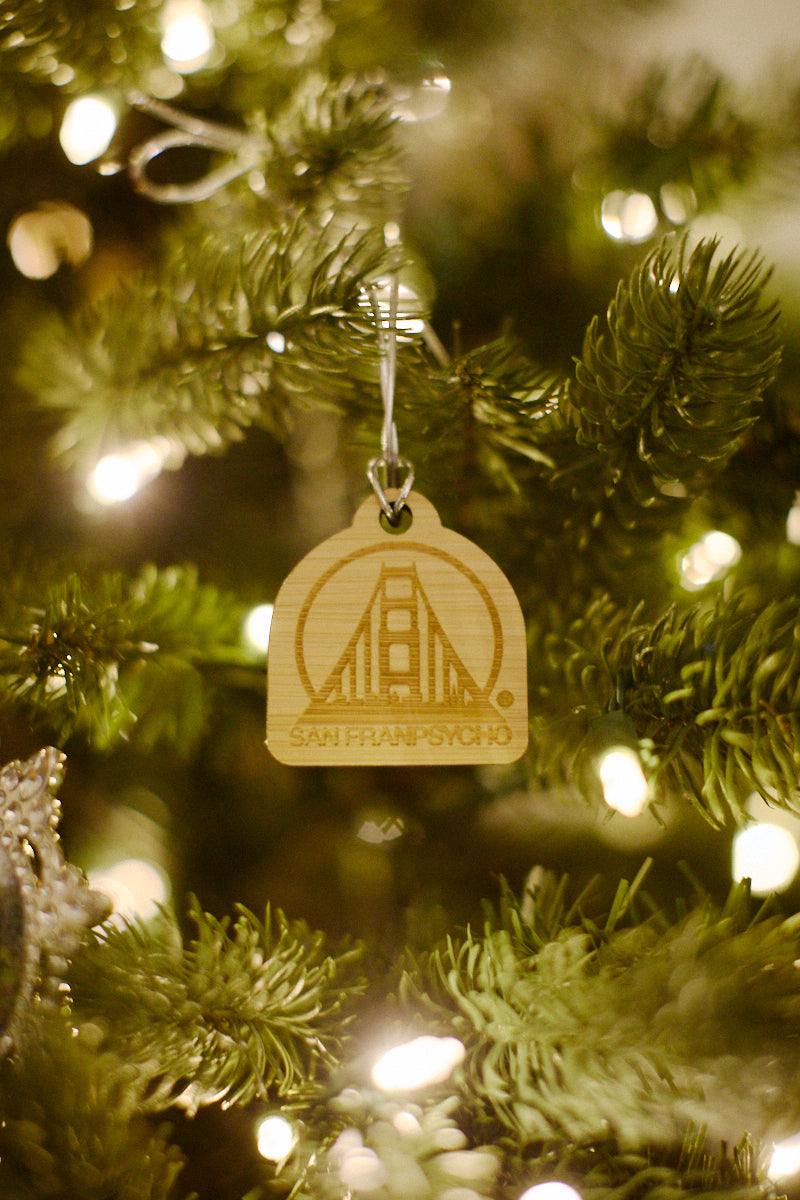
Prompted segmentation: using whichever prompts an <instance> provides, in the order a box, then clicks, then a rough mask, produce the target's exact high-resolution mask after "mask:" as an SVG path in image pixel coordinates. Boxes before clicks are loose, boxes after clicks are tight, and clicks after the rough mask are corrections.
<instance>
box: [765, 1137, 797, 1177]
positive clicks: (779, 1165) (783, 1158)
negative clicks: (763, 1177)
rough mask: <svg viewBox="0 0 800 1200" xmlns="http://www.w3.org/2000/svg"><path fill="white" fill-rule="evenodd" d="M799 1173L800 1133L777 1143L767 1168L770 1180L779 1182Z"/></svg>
mask: <svg viewBox="0 0 800 1200" xmlns="http://www.w3.org/2000/svg"><path fill="white" fill-rule="evenodd" d="M798 1171H800V1133H793V1134H792V1136H791V1137H788V1138H784V1140H783V1141H782V1142H776V1143H775V1146H774V1148H773V1151H772V1157H771V1158H770V1160H769V1166H768V1167H767V1176H768V1178H769V1179H772V1180H773V1181H777V1180H779V1179H787V1178H788V1177H789V1176H790V1175H796V1174H797V1172H798Z"/></svg>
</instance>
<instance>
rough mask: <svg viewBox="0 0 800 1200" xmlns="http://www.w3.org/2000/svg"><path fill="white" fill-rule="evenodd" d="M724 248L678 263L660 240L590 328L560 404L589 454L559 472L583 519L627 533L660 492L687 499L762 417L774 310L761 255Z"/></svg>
mask: <svg viewBox="0 0 800 1200" xmlns="http://www.w3.org/2000/svg"><path fill="white" fill-rule="evenodd" d="M717 252H718V251H717V244H716V243H715V242H714V241H710V242H701V243H700V244H699V245H698V246H697V247H696V249H695V250H694V251H693V252H692V253H691V255H689V256H688V257H687V253H686V250H685V247H683V246H682V247H681V248H680V249H679V251H678V253H677V256H675V255H673V252H672V250H671V247H670V243H669V241H665V242H663V243H662V244H661V246H660V247H659V248H658V249H657V250H656V251H654V252H653V254H651V255H650V256H648V257H647V258H646V259H645V261H644V262H643V263H642V264H641V265H640V266H639V267H638V268H637V269H636V270H635V271H634V272H633V273H632V275H631V278H630V280H629V282H628V283H627V285H626V284H620V286H619V288H618V290H617V294H616V297H615V299H614V301H613V303H612V305H611V307H610V308H609V313H608V332H607V333H601V332H600V330H599V323H598V321H597V320H595V321H594V322H593V323H592V325H591V326H590V328H589V330H588V332H587V335H586V340H585V343H584V350H583V356H582V359H581V361H580V362H579V363H577V364H576V369H575V378H574V381H571V382H570V383H569V384H568V385H567V386H566V387H565V389H564V390H563V392H562V396H561V415H562V417H563V420H564V421H565V422H566V424H567V426H568V427H569V428H570V430H571V431H572V432H573V434H574V437H575V440H576V442H577V444H578V446H581V447H586V448H587V450H586V451H584V453H583V454H582V455H579V456H578V457H577V460H576V461H572V462H569V461H566V460H565V461H564V462H563V463H561V464H560V467H559V475H560V478H561V479H562V480H563V482H564V484H565V485H567V486H568V487H569V489H570V495H571V499H572V501H573V502H574V503H575V505H576V508H577V511H578V513H581V512H582V511H586V509H587V508H590V509H591V511H592V512H593V513H595V514H597V513H598V512H599V513H602V512H603V511H604V510H605V511H607V512H610V514H611V515H613V516H614V517H615V519H616V521H615V523H618V524H621V525H622V526H623V527H624V526H625V525H626V524H632V523H633V522H635V520H636V519H637V514H638V513H640V512H641V509H642V508H643V507H644V508H646V507H649V506H651V505H653V504H654V503H656V502H661V503H662V504H663V502H664V499H663V491H662V489H663V486H664V485H665V484H675V483H678V482H680V483H683V484H684V486H685V487H686V489H687V491H688V492H689V493H690V494H691V492H692V490H693V489H694V488H696V487H697V486H698V485H699V484H702V483H703V482H707V480H708V478H709V475H710V472H713V471H716V470H719V469H720V467H722V466H724V465H725V463H726V462H727V461H728V460H729V459H730V457H731V456H732V454H733V453H734V452H735V450H736V449H737V448H738V447H739V446H740V445H741V442H742V438H743V436H744V434H745V432H746V431H747V429H748V428H749V427H750V425H752V423H753V422H754V421H755V419H756V413H755V411H754V405H755V404H756V402H757V401H758V400H759V399H760V398H761V395H762V394H763V391H764V389H765V388H766V386H767V385H768V383H769V382H770V380H771V379H772V377H773V374H774V371H775V368H776V366H777V363H778V358H779V355H778V348H777V334H776V322H777V308H776V305H775V303H774V302H771V301H769V300H768V299H767V298H766V296H765V288H766V283H767V278H768V277H767V275H766V274H765V272H764V270H763V267H762V265H761V263H760V261H759V260H758V258H757V257H755V256H750V257H744V256H740V255H737V254H730V255H729V256H728V257H727V258H725V259H723V260H721V261H718V257H717ZM589 447H591V450H592V452H591V453H589V452H588V448H589ZM584 519H585V518H584ZM598 519H599V518H598V516H597V515H595V518H594V524H595V525H596V524H597V523H598Z"/></svg>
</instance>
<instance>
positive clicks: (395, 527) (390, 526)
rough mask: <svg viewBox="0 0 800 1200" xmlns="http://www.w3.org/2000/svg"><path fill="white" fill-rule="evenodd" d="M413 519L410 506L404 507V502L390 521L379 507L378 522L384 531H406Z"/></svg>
mask: <svg viewBox="0 0 800 1200" xmlns="http://www.w3.org/2000/svg"><path fill="white" fill-rule="evenodd" d="M413 521H414V515H413V513H412V512H411V509H410V508H406V506H405V504H404V505H403V507H402V508H401V509H400V512H399V513H398V515H397V517H396V518H395V519H394V521H390V520H389V518H388V516H387V515H386V513H385V512H384V511H383V509H381V515H380V522H381V527H382V528H383V530H384V532H386V533H407V532H408V530H409V529H410V528H411V525H412V523H413Z"/></svg>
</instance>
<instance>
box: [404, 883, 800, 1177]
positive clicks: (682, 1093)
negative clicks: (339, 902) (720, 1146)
mask: <svg viewBox="0 0 800 1200" xmlns="http://www.w3.org/2000/svg"><path fill="white" fill-rule="evenodd" d="M552 886H553V885H552V884H551V883H549V882H548V883H547V884H546V885H545V887H544V891H543V893H542V894H541V895H536V896H534V897H533V905H534V914H533V917H532V921H531V923H530V926H529V927H526V925H527V923H526V922H525V921H524V920H523V919H522V916H521V914H520V912H519V911H517V912H516V914H515V915H514V916H513V919H509V916H508V910H507V911H506V916H505V919H504V921H503V923H501V924H498V923H497V922H496V921H492V922H488V923H487V925H486V927H485V929H484V932H483V934H482V935H477V934H473V933H471V932H468V933H467V934H466V936H464V937H463V938H461V939H460V940H455V939H453V940H450V941H449V942H448V945H447V947H446V948H445V949H443V950H441V951H439V952H437V953H436V954H435V955H434V956H433V958H432V960H431V964H430V969H429V971H428V972H427V973H425V974H424V975H423V978H422V981H420V978H419V976H417V977H416V978H413V977H409V976H406V979H405V993H404V994H405V997H406V999H407V1000H408V1001H411V1002H413V1003H415V1004H420V1003H425V1004H430V1003H433V1004H435V1005H436V1006H437V1007H436V1011H437V1012H438V1014H439V1018H440V1019H442V1020H443V1019H446V1014H447V1013H449V1017H450V1028H451V1030H452V1031H453V1032H455V1033H457V1034H458V1035H459V1036H460V1037H461V1038H462V1040H463V1041H464V1042H465V1043H466V1046H467V1058H466V1060H465V1064H464V1076H463V1082H462V1096H463V1098H464V1101H465V1103H467V1104H474V1106H475V1108H476V1109H477V1111H478V1119H479V1120H480V1119H483V1120H486V1119H487V1115H491V1117H492V1118H493V1119H494V1120H495V1121H496V1122H498V1125H499V1127H500V1128H501V1129H502V1130H504V1131H505V1133H504V1135H503V1136H504V1137H506V1138H509V1139H511V1140H512V1141H516V1142H517V1144H518V1145H519V1146H520V1148H522V1149H524V1148H525V1147H529V1148H530V1150H531V1152H534V1153H540V1154H548V1153H550V1152H551V1151H552V1152H553V1153H556V1154H557V1153H558V1147H559V1145H562V1146H563V1145H570V1144H571V1145H578V1146H580V1145H603V1144H604V1143H606V1142H608V1141H609V1139H610V1140H612V1141H613V1142H614V1143H616V1145H617V1146H618V1149H619V1152H620V1153H626V1152H627V1151H628V1150H631V1151H636V1152H641V1148H642V1147H651V1148H653V1149H655V1148H657V1147H659V1146H660V1147H664V1148H668V1147H670V1146H672V1147H675V1146H676V1145H680V1140H681V1137H682V1131H683V1129H685V1127H686V1124H687V1123H688V1122H689V1121H694V1122H695V1123H696V1124H701V1125H705V1126H707V1128H708V1130H709V1133H710V1136H711V1137H712V1138H714V1139H716V1138H717V1137H719V1138H721V1139H722V1140H723V1141H727V1142H730V1141H731V1139H732V1138H733V1139H734V1141H736V1140H738V1138H739V1137H740V1135H741V1130H742V1129H743V1128H745V1129H748V1130H749V1131H750V1132H751V1134H753V1135H755V1136H757V1137H762V1138H764V1139H765V1140H771V1139H772V1138H774V1137H775V1136H776V1131H779V1130H782V1129H785V1128H794V1127H795V1126H796V1123H797V1120H798V1118H799V1117H800V1108H799V1107H798V1105H797V1103H796V1102H795V1101H793V1100H792V1099H791V1095H792V1087H791V1084H790V1082H789V1081H790V1080H791V1079H792V1078H793V1077H794V1075H795V1073H796V1070H797V1062H796V1061H795V1056H794V1052H793V1050H792V1049H791V1046H792V1038H791V1029H792V1028H793V1027H794V1023H795V1021H796V1019H797V1012H798V1009H800V991H799V990H798V986H799V985H798V980H797V969H796V967H795V966H794V963H795V960H796V955H797V948H798V921H797V918H796V917H795V918H790V919H788V920H786V921H782V920H781V919H780V918H777V917H767V916H766V915H765V914H764V913H761V914H759V915H757V916H756V918H755V919H754V918H753V917H752V915H751V912H750V905H749V903H748V896H747V892H746V889H745V888H743V887H741V886H740V887H739V888H738V889H735V890H734V892H733V893H732V895H731V898H730V900H729V902H728V904H727V905H726V906H725V907H724V908H722V909H719V908H717V907H715V906H714V905H712V904H711V903H709V902H706V903H703V904H701V905H700V906H699V907H697V908H696V909H694V910H693V911H691V912H690V913H689V914H688V915H687V916H686V917H685V918H684V919H683V920H682V921H680V922H679V923H678V924H677V925H675V926H671V927H665V926H664V922H663V919H659V920H652V919H650V920H647V921H644V922H641V921H640V922H639V923H634V924H630V922H628V921H626V922H622V923H620V922H616V921H614V922H612V923H611V925H610V927H609V924H608V922H602V921H600V922H598V921H597V919H595V920H591V921H588V920H584V919H582V918H581V917H580V914H578V916H577V918H576V917H575V915H572V917H571V918H570V917H569V916H566V917H565V923H564V925H563V927H562V928H561V929H559V930H558V931H556V930H555V929H553V928H552V927H550V928H549V929H548V932H547V936H546V937H544V938H543V937H542V927H541V925H538V926H537V918H536V915H535V913H536V909H538V907H539V905H540V904H541V903H544V904H545V905H547V904H548V903H549V897H548V892H549V889H550V888H551V887H552ZM528 903H530V901H529V902H528ZM772 1056H774V1057H772ZM767 1064H769V1065H767ZM745 1080H746V1082H745ZM777 1136H781V1135H780V1133H778V1134H777Z"/></svg>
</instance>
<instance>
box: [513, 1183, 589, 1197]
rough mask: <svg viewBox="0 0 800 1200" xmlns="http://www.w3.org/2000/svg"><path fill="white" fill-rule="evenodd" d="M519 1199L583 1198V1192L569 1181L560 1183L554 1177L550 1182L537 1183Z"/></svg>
mask: <svg viewBox="0 0 800 1200" xmlns="http://www.w3.org/2000/svg"><path fill="white" fill-rule="evenodd" d="M519 1200H581V1194H580V1192H578V1191H576V1190H575V1188H574V1187H570V1185H569V1184H568V1183H559V1182H558V1180H555V1179H554V1180H552V1181H550V1182H548V1183H535V1184H534V1185H533V1187H529V1188H528V1189H527V1191H524V1192H523V1193H522V1195H521V1196H520V1198H519Z"/></svg>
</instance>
